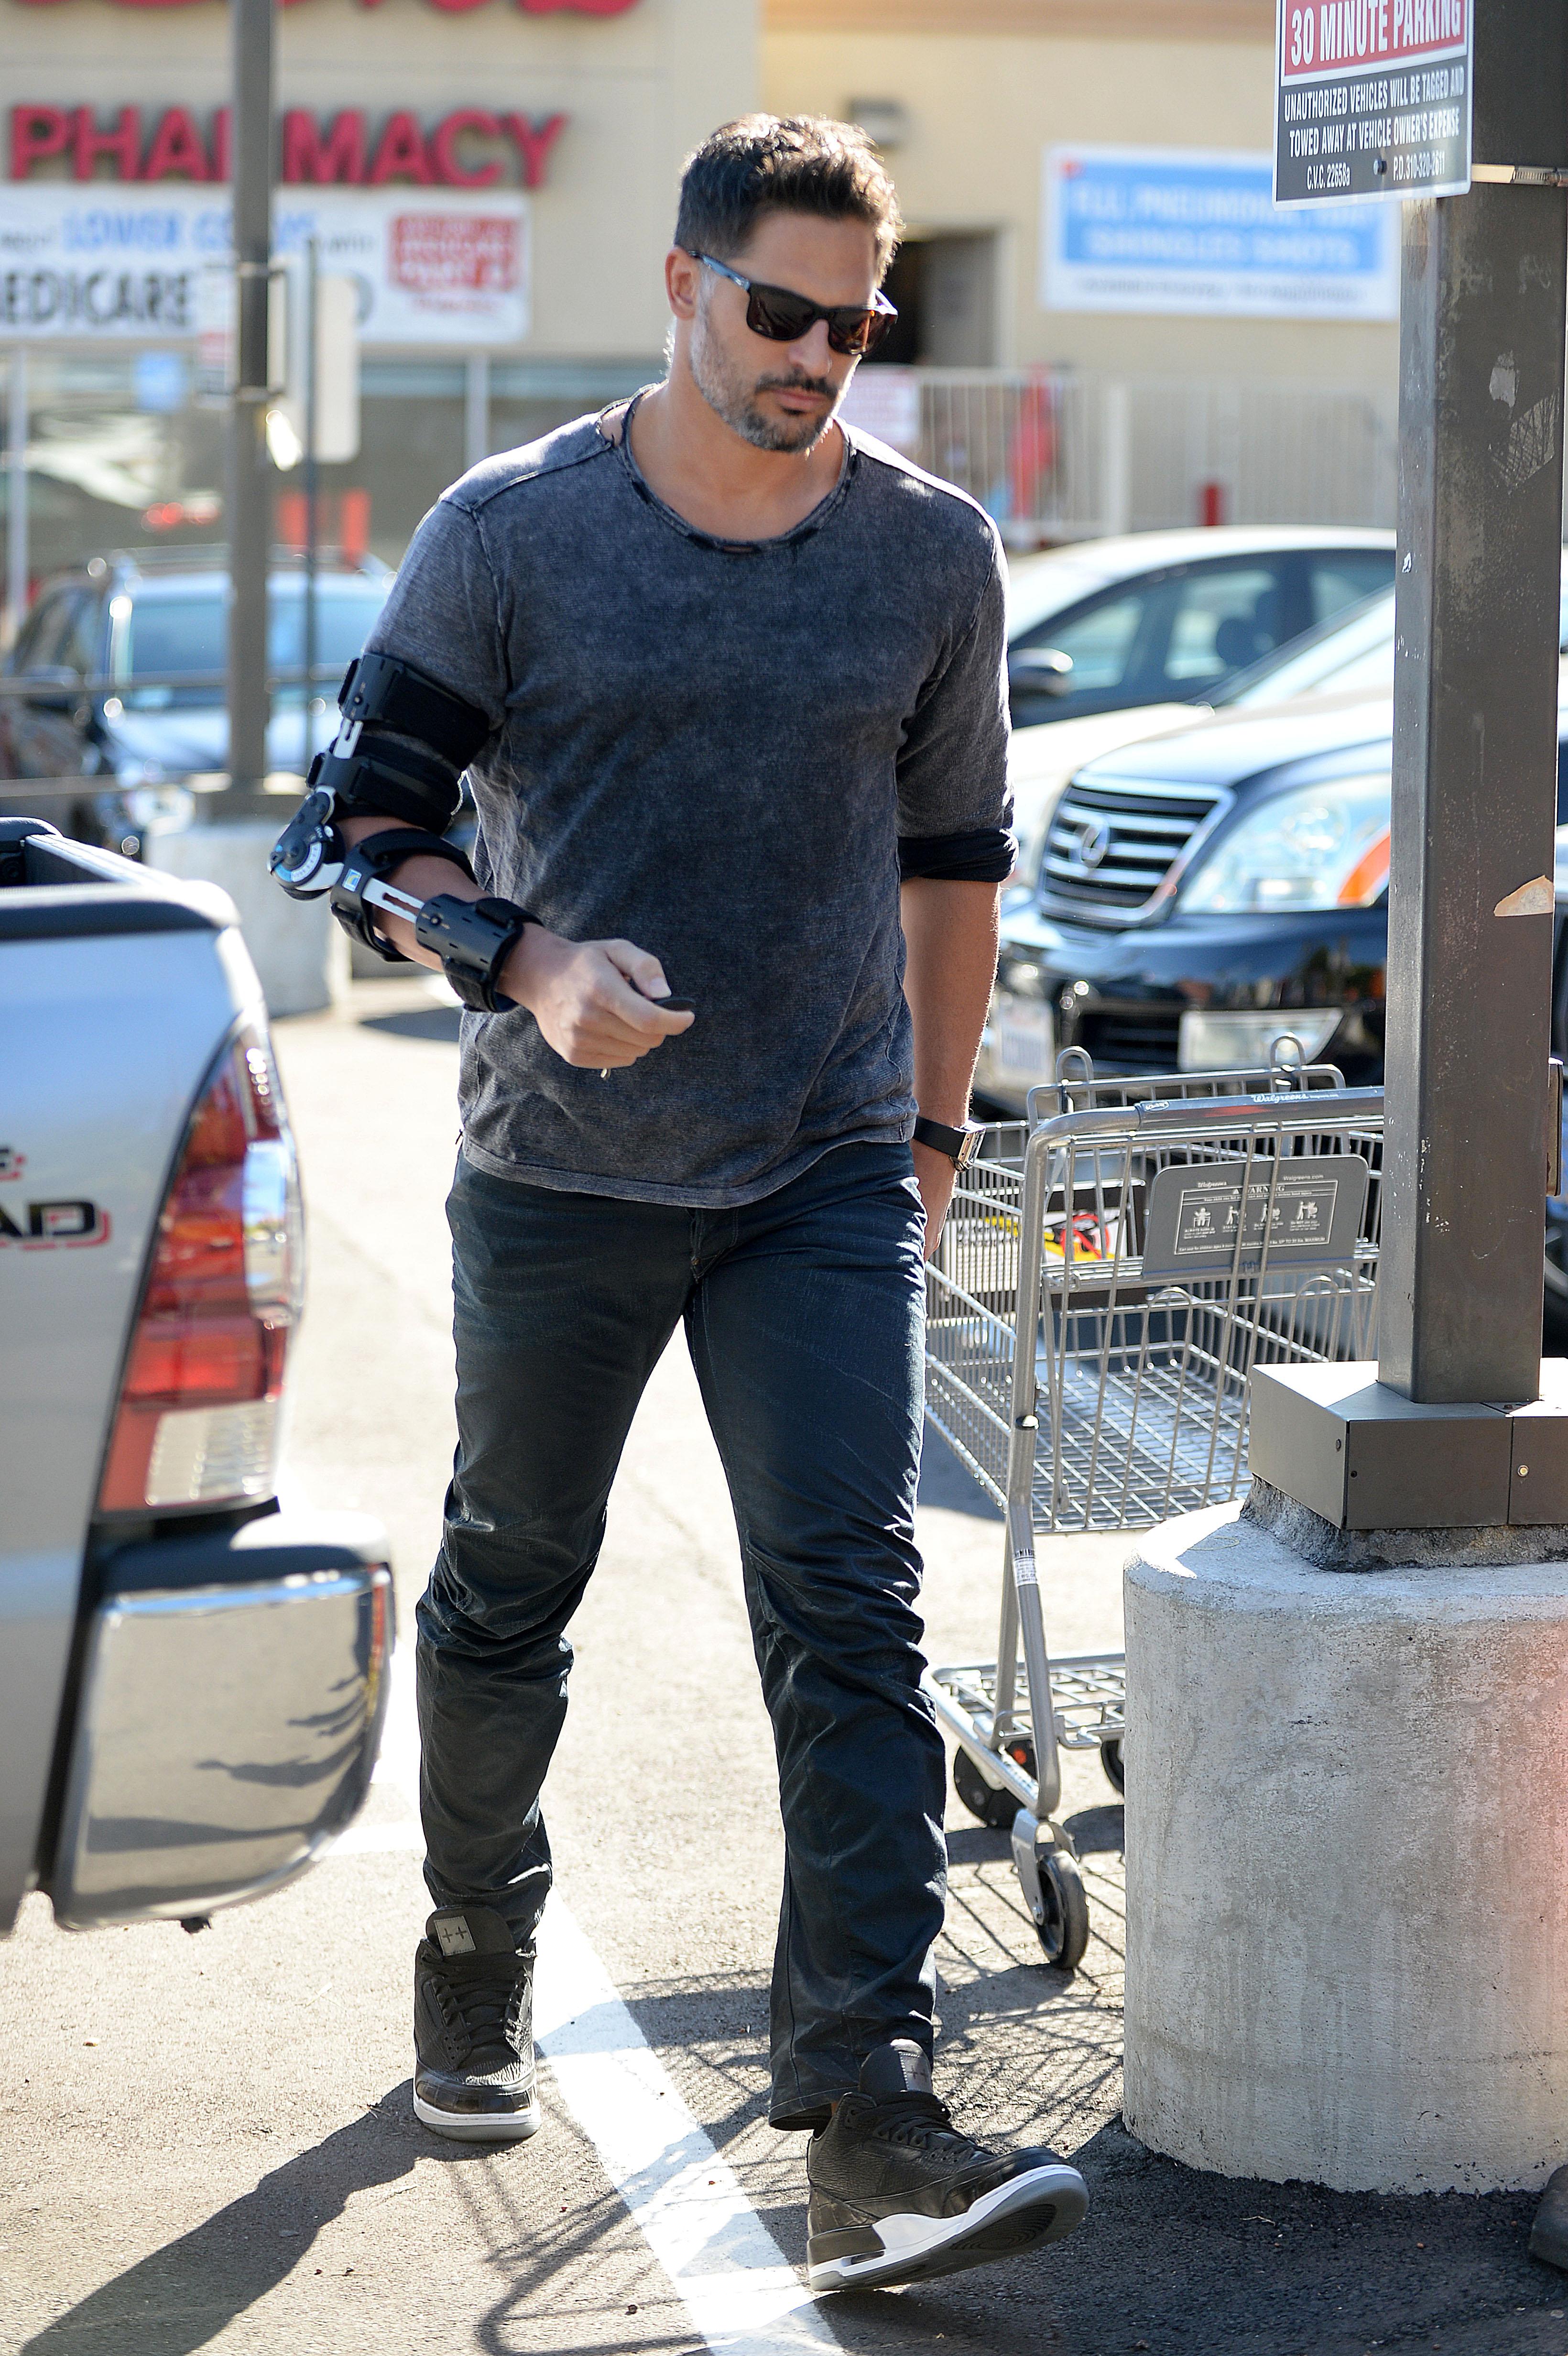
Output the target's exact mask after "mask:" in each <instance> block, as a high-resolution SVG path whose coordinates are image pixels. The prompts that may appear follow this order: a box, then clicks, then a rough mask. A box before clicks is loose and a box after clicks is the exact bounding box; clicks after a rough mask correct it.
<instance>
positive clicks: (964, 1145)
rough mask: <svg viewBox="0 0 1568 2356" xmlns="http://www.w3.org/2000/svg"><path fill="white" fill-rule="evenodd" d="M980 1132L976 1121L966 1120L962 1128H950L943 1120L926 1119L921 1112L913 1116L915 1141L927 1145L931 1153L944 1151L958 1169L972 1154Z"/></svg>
mask: <svg viewBox="0 0 1568 2356" xmlns="http://www.w3.org/2000/svg"><path fill="white" fill-rule="evenodd" d="M981 1134H982V1131H981V1129H980V1127H979V1125H978V1124H977V1123H976V1122H973V1121H966V1122H965V1125H964V1127H963V1128H962V1129H951V1128H949V1126H948V1124H947V1123H946V1121H944V1120H927V1119H926V1117H925V1115H924V1114H923V1113H916V1115H915V1117H914V1141H915V1143H916V1144H917V1145H929V1146H930V1148H931V1150H932V1151H933V1153H945V1154H946V1156H947V1159H948V1160H949V1162H952V1163H953V1164H954V1165H955V1168H956V1169H959V1170H962V1169H963V1167H964V1165H965V1162H968V1161H969V1160H970V1158H971V1157H972V1155H973V1154H974V1151H975V1149H976V1145H977V1144H978V1143H979V1141H980V1137H981Z"/></svg>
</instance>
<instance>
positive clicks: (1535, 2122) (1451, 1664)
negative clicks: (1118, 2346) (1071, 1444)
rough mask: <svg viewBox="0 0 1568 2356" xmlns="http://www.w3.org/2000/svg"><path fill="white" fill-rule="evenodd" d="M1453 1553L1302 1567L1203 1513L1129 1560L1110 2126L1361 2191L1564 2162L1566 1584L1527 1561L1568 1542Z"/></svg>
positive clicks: (1249, 2167)
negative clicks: (1117, 2030) (1421, 1561)
mask: <svg viewBox="0 0 1568 2356" xmlns="http://www.w3.org/2000/svg"><path fill="white" fill-rule="evenodd" d="M1332 1535H1334V1536H1335V1537H1338V1536H1339V1534H1332ZM1420 1537H1421V1539H1423V1540H1426V1539H1431V1538H1432V1537H1433V1534H1432V1533H1424V1534H1420ZM1473 1540H1474V1542H1473V1543H1471V1544H1470V1545H1469V1546H1467V1547H1465V1548H1463V1549H1461V1550H1460V1551H1462V1552H1463V1553H1465V1554H1466V1555H1467V1556H1468V1559H1461V1560H1447V1561H1445V1562H1442V1563H1441V1564H1440V1566H1439V1567H1435V1568H1429V1569H1422V1568H1412V1567H1407V1568H1403V1569H1389V1568H1382V1567H1377V1568H1369V1569H1359V1570H1333V1569H1320V1568H1318V1567H1317V1566H1316V1565H1315V1564H1313V1563H1311V1562H1309V1561H1307V1560H1306V1559H1304V1558H1303V1555H1302V1554H1301V1553H1300V1552H1297V1551H1296V1550H1295V1549H1294V1548H1293V1547H1289V1546H1286V1545H1285V1544H1284V1543H1283V1542H1282V1540H1281V1538H1280V1537H1277V1536H1275V1534H1274V1533H1273V1532H1272V1531H1270V1530H1269V1529H1266V1528H1264V1527H1263V1526H1260V1525H1259V1524H1258V1523H1256V1522H1254V1521H1253V1520H1252V1519H1250V1518H1248V1517H1245V1516H1243V1510H1242V1508H1241V1507H1240V1506H1239V1505H1227V1506H1221V1507H1219V1508H1215V1509H1213V1510H1211V1511H1210V1512H1207V1513H1202V1514H1194V1515H1189V1516H1187V1517H1186V1518H1185V1519H1183V1520H1179V1521H1175V1522H1171V1523H1168V1524H1167V1525H1166V1526H1165V1527H1164V1528H1163V1529H1160V1530H1157V1531H1155V1532H1153V1533H1151V1535H1150V1536H1149V1537H1147V1538H1146V1539H1144V1540H1143V1541H1142V1542H1141V1545H1140V1550H1139V1552H1138V1553H1137V1554H1136V1556H1135V1557H1134V1558H1133V1559H1132V1561H1131V1562H1130V1563H1129V1564H1128V1566H1127V1570H1126V1574H1125V1595H1126V1622H1127V1723H1128V1729H1129V1736H1128V1740H1127V1745H1126V1751H1125V1768H1126V1778H1127V1792H1126V1803H1127V1920H1128V1936H1127V1981H1126V2091H1125V2118H1126V2124H1127V2126H1128V2127H1129V2128H1130V2129H1131V2131H1132V2132H1133V2134H1134V2135H1136V2136H1138V2137H1139V2138H1140V2140H1142V2141H1143V2142H1144V2143H1146V2144H1147V2145H1148V2146H1150V2147H1151V2148H1153V2149H1154V2150H1156V2151H1159V2152H1163V2153H1165V2154H1167V2155H1168V2157H1170V2158H1174V2159H1179V2160H1181V2161H1183V2162H1185V2163H1186V2164H1187V2165H1188V2166H1189V2167H1192V2168H1200V2169H1212V2170H1214V2171H1216V2172H1217V2173H1219V2174H1221V2175H1224V2176H1233V2177H1258V2178H1264V2179H1269V2180H1272V2181H1275V2182H1283V2181H1286V2180H1289V2179H1303V2180H1305V2181H1307V2182H1309V2183H1316V2184H1323V2185H1328V2186H1332V2187H1334V2188H1336V2189H1338V2190H1347V2191H1377V2192H1439V2191H1445V2190H1450V2189H1457V2190H1464V2191H1467V2192H1483V2191H1492V2190H1503V2189H1522V2188H1525V2187H1533V2186H1537V2185H1541V2184H1543V2183H1544V2182H1545V2181H1546V2179H1547V2178H1548V2176H1550V2175H1551V2173H1552V2170H1553V2169H1555V2168H1556V2167H1558V2166H1559V2165H1560V2164H1562V2163H1563V2162H1564V2161H1568V1576H1565V1573H1564V1568H1563V1561H1562V1560H1561V1559H1558V1560H1555V1561H1541V1560H1536V1561H1531V1560H1529V1559H1528V1555H1529V1552H1530V1548H1531V1543H1533V1545H1534V1546H1535V1547H1536V1548H1537V1549H1538V1550H1540V1551H1544V1549H1545V1547H1547V1546H1548V1545H1551V1546H1553V1547H1557V1546H1561V1547H1563V1550H1564V1551H1568V1533H1564V1532H1561V1531H1552V1532H1551V1533H1548V1532H1545V1531H1534V1532H1528V1533H1527V1532H1517V1531H1502V1530H1499V1531H1490V1532H1480V1533H1475V1534H1473ZM1367 1543H1368V1544H1369V1545H1371V1544H1373V1543H1375V1542H1367ZM1395 1551H1397V1549H1395ZM1413 1551H1415V1552H1416V1553H1417V1554H1427V1556H1428V1559H1430V1558H1431V1553H1430V1552H1428V1549H1427V1547H1425V1546H1424V1544H1422V1543H1419V1542H1418V1544H1417V1545H1416V1547H1414V1549H1413ZM1437 1551H1440V1549H1438V1548H1435V1547H1434V1548H1433V1549H1432V1550H1431V1552H1437ZM1488 1555H1489V1556H1490V1557H1491V1558H1492V1559H1491V1560H1489V1561H1488V1560H1487V1559H1483V1558H1484V1557H1486V1556H1488ZM1513 1557H1520V1558H1521V1559H1511V1558H1513ZM1366 1559H1368V1560H1369V1561H1371V1560H1373V1559H1374V1556H1373V1555H1372V1554H1371V1553H1369V1554H1368V1555H1367V1557H1366Z"/></svg>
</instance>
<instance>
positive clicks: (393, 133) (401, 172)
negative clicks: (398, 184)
mask: <svg viewBox="0 0 1568 2356" xmlns="http://www.w3.org/2000/svg"><path fill="white" fill-rule="evenodd" d="M434 178H435V174H434V173H433V172H432V170H431V166H430V157H429V156H428V155H426V154H425V145H424V140H423V137H422V136H421V132H420V127H419V123H418V122H417V120H416V118H415V117H414V116H413V115H411V114H409V113H406V112H405V113H400V114H389V116H388V117H387V127H386V129H385V131H383V132H382V134H381V139H380V145H379V146H378V148H377V150H376V155H375V160H374V161H373V162H372V164H371V166H370V169H369V171H368V173H367V174H366V176H365V181H366V186H367V187H371V188H379V187H384V186H385V184H386V182H387V181H389V180H415V181H417V182H418V183H419V185H420V187H421V188H428V187H430V186H431V184H432V181H433V180H434Z"/></svg>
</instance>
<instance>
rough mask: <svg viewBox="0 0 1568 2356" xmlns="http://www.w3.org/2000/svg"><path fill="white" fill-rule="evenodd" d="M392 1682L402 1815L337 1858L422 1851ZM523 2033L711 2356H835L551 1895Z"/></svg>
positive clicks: (356, 1834)
mask: <svg viewBox="0 0 1568 2356" xmlns="http://www.w3.org/2000/svg"><path fill="white" fill-rule="evenodd" d="M391 1680H392V1683H391V1694H390V1697H389V1705H388V1711H387V1729H386V1733H385V1736H384V1738H383V1740H382V1744H381V1755H380V1760H379V1763H378V1766H377V1769H376V1777H375V1780H376V1781H377V1783H381V1784H386V1785H389V1786H391V1787H392V1788H393V1789H394V1790H395V1791H397V1792H398V1793H399V1794H400V1795H401V1796H402V1798H403V1799H404V1800H405V1802H406V1803H407V1805H408V1809H409V1817H408V1819H407V1821H405V1822H403V1823H399V1824H393V1825H368V1826H364V1827H363V1828H360V1827H358V1826H350V1828H349V1830H348V1831H347V1833H346V1834H345V1835H344V1837H343V1838H342V1839H341V1840H340V1841H338V1842H337V1844H336V1847H335V1849H334V1851H333V1854H334V1855H336V1856H339V1857H342V1856H354V1855H365V1854H367V1853H373V1852H376V1851H378V1850H383V1849H393V1848H417V1847H422V1846H423V1844H422V1842H421V1839H420V1835H419V1728H418V1722H417V1719H416V1718H415V1714H414V1691H413V1654H412V1648H411V1646H407V1645H402V1646H400V1647H399V1649H398V1651H397V1653H396V1654H395V1655H394V1656H393V1661H392V1669H391ZM534 2034H535V2037H536V2039H537V2040H538V2042H539V2050H540V2051H541V2052H542V2053H543V2054H544V2055H545V2057H546V2059H547V2060H548V2061H549V2066H550V2069H551V2071H552V2072H553V2073H554V2076H555V2081H556V2083H557V2085H558V2086H559V2087H560V2092H561V2095H562V2098H563V2100H564V2101H565V2103H566V2105H567V2108H568V2109H569V2110H570V2111H571V2115H572V2116H573V2118H574V2119H575V2120H576V2121H577V2124H578V2126H580V2127H581V2129H582V2132H583V2134H584V2135H585V2136H587V2137H588V2139H589V2141H590V2143H592V2146H593V2148H594V2150H595V2151H596V2152H597V2154H598V2156H599V2160H600V2164H601V2166H602V2167H603V2170H604V2173H605V2175H606V2176H607V2177H608V2178H609V2179H610V2181H611V2183H612V2184H613V2186H614V2188H615V2190H616V2191H617V2192H618V2193H619V2194H620V2195H621V2198H622V2199H623V2200H624V2202H625V2204H626V2207H627V2209H628V2210H629V2211H630V2212H631V2215H632V2218H633V2221H634V2222H635V2224H636V2225H637V2226H638V2228H639V2229H640V2230H641V2232H642V2233H643V2236H644V2238H645V2241H646V2242H647V2244H648V2247H649V2248H650V2249H651V2250H652V2252H653V2254H654V2255H655V2257H656V2259H657V2260H658V2262H659V2264H660V2265H661V2266H662V2267H663V2268H664V2271H665V2273H666V2274H667V2276H669V2279H670V2282H671V2284H672V2285H673V2286H674V2288H675V2290H676V2292H677V2295H678V2297H680V2299H681V2300H682V2302H683V2304H684V2305H685V2307H686V2309H687V2312H688V2314H689V2316H690V2318H691V2320H692V2324H693V2327H694V2328H695V2329H696V2330H697V2331H698V2332H699V2333H700V2335H701V2337H702V2339H703V2340H705V2341H706V2342H707V2345H708V2346H709V2349H710V2350H712V2351H714V2356H803V2351H813V2350H814V2351H833V2350H837V2348H838V2346H839V2344H840V2343H839V2341H838V2340H837V2336H836V2335H835V2334H834V2332H833V2331H832V2330H831V2329H829V2328H828V2325H827V2319H826V2316H825V2315H824V2313H823V2311H822V2310H821V2308H818V2307H817V2306H816V2303H815V2302H814V2301H813V2299H812V2297H811V2294H810V2293H809V2292H808V2291H807V2290H806V2289H805V2286H804V2285H803V2283H802V2282H801V2280H800V2277H799V2276H798V2275H797V2274H796V2273H795V2269H794V2267H793V2266H791V2265H788V2264H787V2262H786V2261H785V2258H784V2252H783V2251H782V2250H781V2249H780V2248H779V2245H778V2244H777V2243H776V2242H775V2241H774V2239H773V2235H772V2234H771V2233H769V2232H768V2230H767V2227H766V2226H765V2225H764V2224H763V2222H762V2219H761V2218H760V2217H759V2216H758V2215H757V2213H756V2211H755V2210H754V2209H753V2208H752V2204H751V2202H750V2201H748V2200H747V2198H746V2196H745V2193H744V2192H743V2191H742V2190H741V2185H740V2182H739V2179H737V2178H736V2176H735V2173H734V2171H733V2169H731V2167H730V2166H729V2164H728V2162H727V2161H725V2160H724V2159H723V2158H721V2157H720V2153H719V2151H718V2150H717V2149H716V2147H715V2146H714V2145H713V2144H712V2143H711V2142H710V2141H709V2137H708V2136H707V2135H705V2134H704V2132H703V2130H702V2128H701V2127H700V2126H699V2125H698V2123H697V2121H696V2119H695V2118H694V2117H693V2115H692V2114H691V2112H690V2111H689V2110H688V2108H687V2106H686V2104H685V2103H684V2102H683V2101H682V2100H681V2097H680V2094H679V2092H678V2090H677V2087H676V2084H675V2082H674V2080H673V2079H672V2078H671V2077H670V2075H669V2072H667V2070H666V2069H665V2067H664V2064H663V2063H662V2062H661V2061H660V2060H659V2058H658V2056H657V2054H656V2053H655V2052H654V2051H653V2049H652V2048H651V2046H650V2045H649V2044H648V2042H647V2040H646V2039H645V2037H644V2035H643V2032H642V2030H641V2029H639V2028H638V2027H637V2024H636V2022H635V2020H634V2019H633V2018H632V2016H631V2013H630V2012H629V2011H628V2010H627V2008H626V2007H625V2005H624V2004H623V2002H622V2001H621V1998H620V1997H619V1996H618V1995H617V1993H616V1991H615V1987H614V1984H613V1981H612V1980H611V1978H610V1976H609V1974H608V1973H607V1972H606V1971H605V1969H604V1966H603V1964H602V1963H601V1962H600V1960H599V1958H598V1956H597V1955H596V1954H594V1952H593V1949H592V1946H591V1945H590V1944H589V1942H588V1940H587V1939H586V1938H585V1937H584V1936H583V1934H582V1933H581V1930H580V1929H579V1928H578V1926H577V1924H576V1922H574V1921H573V1920H572V1918H571V1913H570V1912H568V1910H567V1908H566V1907H565V1906H564V1905H563V1904H562V1903H561V1901H560V1897H559V1896H555V1897H552V1898H551V1900H550V1901H549V1909H548V1911H547V1912H546V1914H545V1918H544V1922H543V1924H542V1926H541V1929H540V1933H539V1962H538V1965H537V1966H536V1969H535V1975H534Z"/></svg>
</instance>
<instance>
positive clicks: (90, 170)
mask: <svg viewBox="0 0 1568 2356" xmlns="http://www.w3.org/2000/svg"><path fill="white" fill-rule="evenodd" d="M568 121H569V117H568V116H566V115H564V114H549V115H541V116H539V118H538V119H537V120H533V119H530V117H529V116H528V115H526V114H493V113H491V112H490V111H489V109H488V108H487V107H483V106H460V107H456V108H454V109H453V112H452V113H450V114H447V115H443V117H442V119H441V121H440V122H439V123H436V124H435V125H434V127H433V129H432V131H431V132H430V133H429V134H428V136H427V135H426V134H424V133H423V132H421V128H420V123H419V118H418V117H417V116H416V115H415V114H413V113H412V112H409V111H407V110H403V111H400V112H398V113H395V114H392V115H389V117H388V120H387V123H386V125H385V127H384V129H383V130H382V132H381V135H380V137H379V140H378V141H377V143H376V147H375V154H374V156H373V157H371V156H370V155H369V146H370V136H369V128H368V119H367V116H366V113H365V110H364V108H363V107H346V108H343V109H342V110H341V111H340V112H337V113H336V114H334V115H333V116H331V117H330V119H328V120H326V122H325V128H324V127H323V118H322V117H320V116H318V115H315V114H313V113H312V112H310V111H309V109H308V108H305V107H299V106H291V107H288V108H286V109H285V110H284V113H283V137H282V143H281V144H282V155H281V158H280V170H279V175H278V177H279V178H280V180H281V181H282V182H283V185H284V186H285V187H329V186H332V185H334V184H336V185H337V186H340V187H351V188H363V187H371V188H378V187H384V186H385V185H386V184H387V182H389V181H390V180H412V181H413V182H414V183H415V184H416V185H417V186H418V187H427V188H428V187H443V188H490V187H495V185H496V182H497V180H499V179H500V178H501V177H503V173H504V169H505V167H504V166H503V163H502V160H501V158H500V157H499V156H498V155H487V156H481V157H478V158H475V159H473V160H469V159H467V158H465V155H464V146H463V143H464V141H466V140H486V139H487V140H501V139H505V140H507V141H508V142H509V143H510V145H511V146H512V147H513V149H514V150H515V151H516V154H517V177H518V178H519V179H520V180H521V181H522V184H523V186H524V187H525V188H542V187H544V185H545V181H546V178H547V177H548V175H549V159H550V156H551V154H552V153H553V151H554V148H555V143H556V141H557V140H558V139H559V138H560V134H561V133H562V132H563V131H564V130H565V128H566V126H567V123H568ZM141 145H142V120H141V112H140V110H139V109H138V108H136V107H134V106H126V107H122V109H121V110H120V114H119V119H118V121H117V123H115V126H114V128H113V129H112V130H104V129H102V128H101V127H100V125H99V123H98V119H97V116H96V114H95V113H94V112H93V110H92V108H91V107H90V106H78V107H72V108H69V109H67V108H65V107H63V106H14V107H13V108H12V109H11V138H10V156H11V162H10V169H11V177H12V179H14V180H25V179H27V177H28V176H29V175H30V174H31V172H32V170H33V167H34V166H35V165H37V164H43V163H47V162H48V160H49V159H50V158H51V157H52V156H56V155H67V154H69V156H70V159H71V169H72V172H73V174H74V176H75V177H76V178H77V179H79V180H90V179H91V178H92V177H94V174H95V171H96V170H97V169H98V168H99V167H101V166H102V165H105V164H107V165H108V166H109V168H110V177H112V178H113V179H117V180H172V179H179V178H185V179H190V180H216V181H227V179H228V178H229V109H228V108H227V107H226V106H223V107H219V109H218V110H217V112H215V113H214V115H213V118H212V147H211V153H210V155H209V154H208V148H207V145H206V144H205V142H204V141H203V138H202V134H201V130H200V126H199V125H198V124H197V121H196V118H195V116H194V115H193V114H192V112H191V111H190V109H189V108H188V107H184V106H170V107H165V110H164V112H162V113H161V114H160V115H159V116H158V118H157V121H156V123H155V125H154V128H153V135H152V138H151V141H150V143H149V145H148V147H147V151H146V155H145V157H143V156H142V153H141ZM470 155H472V151H470Z"/></svg>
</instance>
